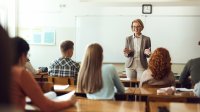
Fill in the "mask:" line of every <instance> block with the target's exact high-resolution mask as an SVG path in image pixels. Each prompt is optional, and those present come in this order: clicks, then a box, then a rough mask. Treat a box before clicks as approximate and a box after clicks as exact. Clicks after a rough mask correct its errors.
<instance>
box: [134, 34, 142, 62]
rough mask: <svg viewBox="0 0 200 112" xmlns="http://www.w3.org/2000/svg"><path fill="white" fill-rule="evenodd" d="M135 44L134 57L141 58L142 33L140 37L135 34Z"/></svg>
mask: <svg viewBox="0 0 200 112" xmlns="http://www.w3.org/2000/svg"><path fill="white" fill-rule="evenodd" d="M133 42H134V43H133V44H134V58H135V59H137V60H139V59H140V48H141V42H142V35H140V36H139V37H135V36H134V35H133Z"/></svg>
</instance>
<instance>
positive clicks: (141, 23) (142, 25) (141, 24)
mask: <svg viewBox="0 0 200 112" xmlns="http://www.w3.org/2000/svg"><path fill="white" fill-rule="evenodd" d="M133 23H139V24H140V26H141V27H142V29H144V24H143V22H142V20H141V19H135V20H133V21H132V24H131V28H132V29H133Z"/></svg>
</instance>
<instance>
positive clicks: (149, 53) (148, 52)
mask: <svg viewBox="0 0 200 112" xmlns="http://www.w3.org/2000/svg"><path fill="white" fill-rule="evenodd" d="M144 54H146V55H148V56H149V55H151V50H150V48H148V49H145V50H144Z"/></svg>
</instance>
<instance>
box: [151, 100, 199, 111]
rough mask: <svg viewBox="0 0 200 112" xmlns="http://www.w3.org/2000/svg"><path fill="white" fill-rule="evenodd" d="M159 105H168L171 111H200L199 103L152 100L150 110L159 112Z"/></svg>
mask: <svg viewBox="0 0 200 112" xmlns="http://www.w3.org/2000/svg"><path fill="white" fill-rule="evenodd" d="M158 107H167V109H169V112H200V104H198V103H197V104H194V103H175V102H170V103H169V102H150V112H158Z"/></svg>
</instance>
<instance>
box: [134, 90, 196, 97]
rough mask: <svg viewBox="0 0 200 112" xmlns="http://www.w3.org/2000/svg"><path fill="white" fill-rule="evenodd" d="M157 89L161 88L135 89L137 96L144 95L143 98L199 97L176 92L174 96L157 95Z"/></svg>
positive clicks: (191, 93) (188, 93)
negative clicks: (155, 96)
mask: <svg viewBox="0 0 200 112" xmlns="http://www.w3.org/2000/svg"><path fill="white" fill-rule="evenodd" d="M157 89H159V88H135V92H134V94H135V95H142V96H148V95H161V96H162V95H165V96H166V95H167V96H176V97H192V98H194V97H195V98H196V97H197V96H196V95H195V94H194V93H193V92H175V93H174V94H173V95H168V94H157Z"/></svg>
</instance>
